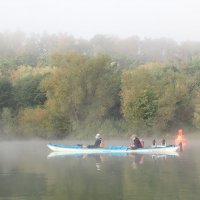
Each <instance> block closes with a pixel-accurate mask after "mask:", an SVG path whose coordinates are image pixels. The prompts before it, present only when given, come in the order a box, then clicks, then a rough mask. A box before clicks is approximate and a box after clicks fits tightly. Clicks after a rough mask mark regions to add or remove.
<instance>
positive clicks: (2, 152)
mask: <svg viewBox="0 0 200 200" xmlns="http://www.w3.org/2000/svg"><path fill="white" fill-rule="evenodd" d="M46 144H47V142H44V141H42V142H41V141H31V142H30V141H25V142H16V141H12V142H0V158H1V160H0V200H98V199H99V200H102V199H105V200H107V199H108V200H132V199H136V200H165V199H166V200H169V199H171V200H199V199H200V156H199V152H200V145H198V142H197V140H196V143H195V142H193V143H192V142H191V143H188V144H187V146H186V147H185V149H184V151H183V152H182V153H180V154H179V155H178V156H154V155H129V156H126V155H123V154H121V155H115V156H111V155H108V156H100V155H98V156H92V155H90V156H81V155H77V156H52V154H50V153H51V152H50V150H49V149H48V148H47V147H46Z"/></svg>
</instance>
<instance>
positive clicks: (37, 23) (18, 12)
mask: <svg viewBox="0 0 200 200" xmlns="http://www.w3.org/2000/svg"><path fill="white" fill-rule="evenodd" d="M19 30H20V31H23V32H27V33H32V32H35V33H43V32H47V33H59V32H66V33H68V34H70V35H73V36H74V37H82V38H86V39H90V38H91V37H93V36H94V35H96V34H105V35H116V36H119V37H122V38H126V37H129V36H135V35H137V36H139V37H140V38H141V39H143V38H160V37H169V38H173V39H175V40H177V41H185V40H192V41H200V0H0V32H4V31H19Z"/></svg>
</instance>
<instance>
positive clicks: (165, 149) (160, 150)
mask: <svg viewBox="0 0 200 200" xmlns="http://www.w3.org/2000/svg"><path fill="white" fill-rule="evenodd" d="M47 146H48V148H49V149H51V150H52V151H54V152H64V153H67V154H110V153H112V154H113V153H127V154H131V153H138V154H173V153H174V152H177V151H178V149H179V146H176V145H170V146H160V147H149V148H139V149H129V148H127V147H126V146H110V147H105V148H82V147H80V146H65V145H57V144H47Z"/></svg>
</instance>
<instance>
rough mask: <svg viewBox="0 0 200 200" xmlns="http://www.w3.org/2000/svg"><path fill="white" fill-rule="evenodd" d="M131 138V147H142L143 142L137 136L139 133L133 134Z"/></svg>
mask: <svg viewBox="0 0 200 200" xmlns="http://www.w3.org/2000/svg"><path fill="white" fill-rule="evenodd" d="M131 140H132V144H131V145H130V147H129V148H130V149H138V148H142V144H141V142H140V140H139V138H138V137H137V135H132V136H131Z"/></svg>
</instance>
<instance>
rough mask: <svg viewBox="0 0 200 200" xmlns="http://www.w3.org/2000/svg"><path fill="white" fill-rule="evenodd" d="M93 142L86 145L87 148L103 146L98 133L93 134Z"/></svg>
mask: <svg viewBox="0 0 200 200" xmlns="http://www.w3.org/2000/svg"><path fill="white" fill-rule="evenodd" d="M95 139H96V140H95V143H94V144H93V145H88V146H87V148H100V147H103V139H102V137H101V134H100V133H97V134H96V136H95Z"/></svg>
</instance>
